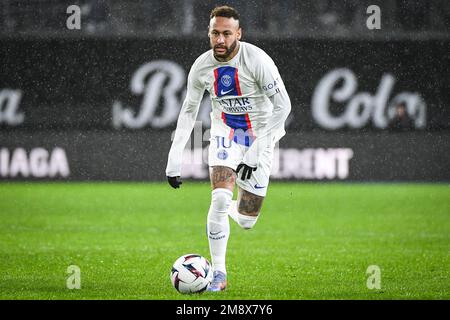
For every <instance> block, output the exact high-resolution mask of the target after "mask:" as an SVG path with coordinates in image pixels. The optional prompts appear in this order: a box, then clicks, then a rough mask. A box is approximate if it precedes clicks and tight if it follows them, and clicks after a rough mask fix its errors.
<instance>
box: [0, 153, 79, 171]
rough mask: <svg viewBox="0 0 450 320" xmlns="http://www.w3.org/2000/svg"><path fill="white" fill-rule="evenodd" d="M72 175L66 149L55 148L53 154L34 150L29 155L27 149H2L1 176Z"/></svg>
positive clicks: (0, 154)
mask: <svg viewBox="0 0 450 320" xmlns="http://www.w3.org/2000/svg"><path fill="white" fill-rule="evenodd" d="M69 174H70V170H69V162H68V161H67V155H66V152H65V150H64V149H62V148H54V149H53V150H52V151H51V152H49V151H48V150H46V149H44V148H33V149H31V151H30V152H29V154H27V152H26V151H25V149H23V148H16V149H13V150H9V149H6V148H1V149H0V176H1V177H5V178H6V177H11V178H15V177H18V176H22V177H25V178H28V177H34V178H45V177H49V178H54V177H57V176H61V177H67V176H69Z"/></svg>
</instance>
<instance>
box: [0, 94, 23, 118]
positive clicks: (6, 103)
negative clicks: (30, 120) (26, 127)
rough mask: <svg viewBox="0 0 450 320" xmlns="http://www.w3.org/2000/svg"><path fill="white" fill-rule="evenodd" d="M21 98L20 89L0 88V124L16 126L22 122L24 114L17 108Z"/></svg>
mask: <svg viewBox="0 0 450 320" xmlns="http://www.w3.org/2000/svg"><path fill="white" fill-rule="evenodd" d="M21 99H22V91H21V90H12V89H2V90H0V124H2V123H5V124H8V125H11V126H17V125H19V124H22V123H23V121H24V120H25V116H24V114H23V113H20V112H18V110H17V109H18V108H19V104H20V100H21Z"/></svg>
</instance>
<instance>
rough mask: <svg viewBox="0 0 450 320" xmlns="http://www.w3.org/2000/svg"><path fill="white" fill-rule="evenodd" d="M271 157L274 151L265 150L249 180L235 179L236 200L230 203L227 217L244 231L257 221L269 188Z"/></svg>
mask: <svg viewBox="0 0 450 320" xmlns="http://www.w3.org/2000/svg"><path fill="white" fill-rule="evenodd" d="M273 156H274V149H273V148H267V149H266V150H265V151H264V152H263V153H262V155H261V158H260V161H259V165H258V168H257V169H256V170H255V171H253V173H252V176H251V178H250V179H246V180H242V177H241V176H240V175H238V176H237V177H236V184H237V185H238V186H239V191H238V199H237V201H233V202H232V204H231V208H230V211H229V215H230V216H231V218H233V220H234V221H236V222H237V223H238V224H239V226H241V227H242V228H244V229H251V228H253V226H254V225H255V224H256V221H257V220H258V217H259V214H260V212H261V208H262V205H263V202H264V198H265V197H266V194H267V189H268V187H269V178H270V171H271V169H272V161H273Z"/></svg>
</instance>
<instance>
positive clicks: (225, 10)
mask: <svg viewBox="0 0 450 320" xmlns="http://www.w3.org/2000/svg"><path fill="white" fill-rule="evenodd" d="M214 17H224V18H234V19H235V20H238V21H239V13H238V12H237V11H236V9H234V8H232V7H229V6H220V7H215V8H214V9H213V10H212V11H211V15H210V16H209V18H210V19H212V18H214Z"/></svg>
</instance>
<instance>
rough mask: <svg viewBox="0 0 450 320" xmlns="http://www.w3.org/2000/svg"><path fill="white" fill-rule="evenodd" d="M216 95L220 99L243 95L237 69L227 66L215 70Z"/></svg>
mask: <svg viewBox="0 0 450 320" xmlns="http://www.w3.org/2000/svg"><path fill="white" fill-rule="evenodd" d="M214 93H215V94H216V96H217V97H219V98H220V97H223V96H228V95H230V96H241V95H242V92H241V86H240V84H239V76H238V69H237V68H234V67H229V66H226V67H219V68H217V69H214Z"/></svg>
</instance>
